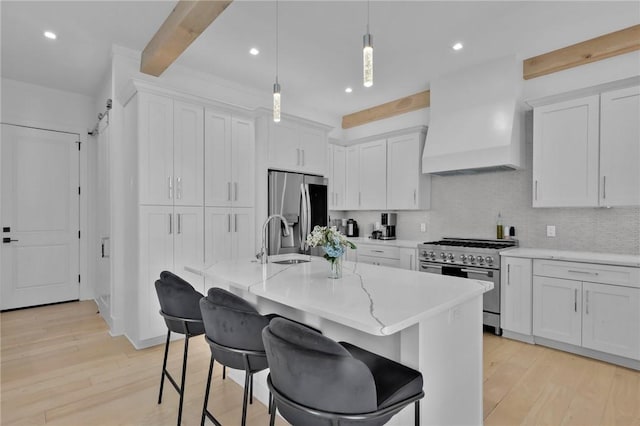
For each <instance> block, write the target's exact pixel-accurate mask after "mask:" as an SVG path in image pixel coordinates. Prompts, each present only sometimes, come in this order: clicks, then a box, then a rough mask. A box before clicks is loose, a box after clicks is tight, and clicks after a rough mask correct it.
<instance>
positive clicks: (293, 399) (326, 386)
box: [262, 318, 424, 426]
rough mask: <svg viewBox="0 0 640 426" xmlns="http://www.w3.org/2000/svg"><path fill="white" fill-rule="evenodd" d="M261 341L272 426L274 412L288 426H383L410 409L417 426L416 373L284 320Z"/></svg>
mask: <svg viewBox="0 0 640 426" xmlns="http://www.w3.org/2000/svg"><path fill="white" fill-rule="evenodd" d="M262 339H263V340H264V346H265V350H266V353H267V359H268V361H269V369H270V372H269V377H268V378H267V385H268V386H269V390H270V391H271V393H272V394H273V398H274V403H275V405H274V406H273V407H272V408H271V420H270V424H271V426H273V423H274V420H275V411H276V407H277V409H278V410H279V411H280V414H282V416H283V417H284V418H285V419H286V420H287V421H288V422H289V423H291V424H292V425H304V426H329V425H331V426H337V425H342V426H346V425H383V424H385V423H386V422H388V421H389V419H391V417H392V416H393V415H395V414H397V413H398V412H399V411H400V410H402V409H403V408H404V407H406V406H407V405H409V404H411V403H415V424H416V425H419V424H420V405H419V403H420V401H419V400H420V399H421V398H422V397H423V396H424V392H423V390H422V374H420V372H418V371H416V370H413V369H411V368H409V367H406V366H404V365H402V364H398V363H397V362H395V361H392V360H389V359H387V358H383V357H381V356H379V355H376V354H374V353H371V352H368V351H366V350H364V349H361V348H359V347H357V346H353V345H351V344H348V343H344V342H341V343H337V342H335V341H333V340H331V339H329V338H327V337H325V336H323V335H321V334H319V333H317V332H315V331H313V330H310V329H308V328H306V327H304V326H301V325H300V324H296V323H294V322H292V321H288V320H286V319H284V318H275V319H273V320H272V321H271V323H270V324H269V326H268V327H266V328H265V329H264V330H263V331H262Z"/></svg>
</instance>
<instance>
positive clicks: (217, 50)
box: [0, 0, 640, 116]
mask: <svg viewBox="0 0 640 426" xmlns="http://www.w3.org/2000/svg"><path fill="white" fill-rule="evenodd" d="M174 5H175V1H135V2H134V1H67V2H62V1H7V0H3V1H1V2H0V6H1V14H2V21H1V22H2V32H1V37H2V44H1V48H2V76H3V77H6V78H11V79H16V80H20V81H25V82H29V83H34V84H40V85H44V86H48V87H53V88H58V89H61V90H68V91H73V92H77V93H82V94H85V95H89V96H94V95H95V94H96V93H97V90H98V86H99V82H100V81H101V79H102V78H103V76H104V75H105V71H106V69H107V67H108V64H109V56H110V48H111V45H112V44H116V45H120V46H124V47H127V48H130V49H135V50H138V51H142V50H143V49H144V47H145V46H146V44H147V42H148V41H149V40H150V38H151V37H152V36H153V34H154V33H155V31H156V30H157V29H158V28H159V26H160V25H161V24H162V22H163V21H164V19H165V18H166V17H167V16H168V14H169V13H170V12H171V10H172V8H173V6H174ZM366 7H367V3H366V2H364V1H331V2H330V1H280V3H279V9H280V24H279V32H280V60H279V67H280V72H279V81H280V83H281V85H282V92H283V95H282V96H283V102H286V100H287V97H288V98H289V99H295V101H296V102H297V103H299V104H303V105H310V106H313V108H314V109H318V110H321V111H325V112H327V113H330V114H332V115H333V114H335V115H338V116H339V115H343V114H346V113H350V112H354V111H358V110H361V109H364V108H367V107H370V106H374V105H377V104H380V103H383V102H387V101H391V100H394V99H397V98H400V97H403V96H406V95H410V94H413V93H415V92H418V91H421V90H425V89H427V88H428V87H429V81H430V80H432V79H433V78H435V77H437V76H438V75H440V74H444V73H447V72H449V71H452V70H455V69H459V68H462V67H466V66H470V65H473V64H475V63H479V62H482V61H484V60H487V59H491V58H495V57H499V56H503V55H506V54H516V55H517V56H518V57H519V58H521V59H524V58H527V57H529V56H533V55H537V54H540V53H544V52H547V51H549V50H553V49H557V48H560V47H564V46H566V45H569V44H573V43H576V42H579V41H583V40H586V39H588V38H592V37H595V36H598V35H601V34H605V33H608V32H611V31H615V30H618V29H622V28H626V27H629V26H631V25H635V24H638V23H639V22H640V2H638V1H623V2H614V1H586V2H578V1H567V2H560V1H549V2H543V1H496V2H489V1H441V2H436V1H375V0H374V1H371V3H370V16H371V24H370V29H371V34H372V35H373V42H374V59H375V60H374V85H373V87H371V88H364V87H363V86H362V64H361V61H362V59H361V55H362V35H363V34H364V33H365V29H366ZM45 30H51V31H54V32H56V33H57V34H58V39H57V40H56V41H51V40H47V39H45V38H44V37H43V36H42V33H43V31H45ZM456 41H462V42H463V43H464V45H465V48H464V49H463V50H462V51H459V52H455V51H453V50H452V49H451V48H450V46H451V45H452V44H453V43H454V42H456ZM253 46H255V47H258V48H259V49H260V52H261V53H260V55H258V56H256V57H254V56H251V55H249V53H248V51H249V48H250V47H253ZM177 63H179V64H181V65H184V66H187V67H191V68H194V69H196V70H199V71H203V72H208V73H212V74H215V75H217V76H219V77H222V78H225V79H228V80H232V81H236V82H238V83H240V84H242V85H245V86H247V87H250V88H253V89H257V90H262V91H264V92H269V91H271V88H272V85H273V82H274V77H275V3H274V2H273V1H244V0H236V1H234V2H233V3H232V4H231V6H229V7H228V8H227V10H226V11H225V12H224V13H223V14H222V15H221V16H220V17H219V18H218V19H217V20H216V21H214V23H213V24H212V25H211V26H210V27H209V28H208V29H207V30H206V31H205V32H204V33H203V34H202V35H201V36H200V37H199V38H198V39H197V40H196V41H195V42H194V43H193V44H192V45H191V46H190V47H189V49H188V50H187V51H186V52H185V53H184V54H183V55H182V56H181V57H180V58H179V59H178V61H177ZM347 86H351V87H353V93H351V94H346V93H345V92H344V89H345V87H347ZM287 112H289V113H293V114H295V111H287Z"/></svg>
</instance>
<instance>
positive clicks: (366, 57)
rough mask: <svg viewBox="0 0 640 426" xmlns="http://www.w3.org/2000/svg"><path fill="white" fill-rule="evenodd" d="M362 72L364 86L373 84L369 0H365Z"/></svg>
mask: <svg viewBox="0 0 640 426" xmlns="http://www.w3.org/2000/svg"><path fill="white" fill-rule="evenodd" d="M362 44H363V47H362V73H363V83H364V87H371V86H373V37H371V34H370V33H369V0H367V33H366V34H365V35H364V36H363V37H362Z"/></svg>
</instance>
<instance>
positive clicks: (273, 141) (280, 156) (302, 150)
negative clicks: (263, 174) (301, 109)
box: [268, 119, 328, 175]
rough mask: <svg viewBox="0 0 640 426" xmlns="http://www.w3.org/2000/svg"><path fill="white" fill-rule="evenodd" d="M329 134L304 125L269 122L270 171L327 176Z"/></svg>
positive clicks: (286, 121) (294, 122)
mask: <svg viewBox="0 0 640 426" xmlns="http://www.w3.org/2000/svg"><path fill="white" fill-rule="evenodd" d="M327 143H328V138H327V132H326V130H325V129H320V128H316V127H313V126H311V125H307V124H304V123H300V122H296V121H291V120H285V119H283V120H282V121H281V122H280V123H274V122H273V121H270V122H269V153H268V166H269V168H274V169H280V170H290V171H295V172H302V173H310V174H316V175H324V174H325V172H326V167H327V164H326V155H327Z"/></svg>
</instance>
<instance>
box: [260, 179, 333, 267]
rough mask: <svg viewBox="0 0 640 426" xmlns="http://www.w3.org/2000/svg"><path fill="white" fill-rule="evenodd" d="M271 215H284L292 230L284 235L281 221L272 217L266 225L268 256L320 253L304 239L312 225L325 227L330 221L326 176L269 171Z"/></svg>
mask: <svg viewBox="0 0 640 426" xmlns="http://www.w3.org/2000/svg"><path fill="white" fill-rule="evenodd" d="M272 214H280V215H282V216H284V218H285V219H286V220H287V223H288V225H289V227H291V229H292V232H290V233H289V236H287V237H285V236H284V232H283V231H284V226H283V225H282V223H281V221H278V220H272V221H271V223H270V224H269V240H268V254H269V255H274V254H286V253H306V254H312V255H322V249H321V248H319V247H318V248H313V249H311V250H310V249H309V247H307V245H306V244H305V241H306V239H307V235H309V233H311V231H312V230H313V227H314V226H316V225H320V226H327V223H328V222H329V206H328V202H327V179H325V178H323V177H322V176H314V175H305V174H302V173H292V172H281V171H277V170H269V215H272Z"/></svg>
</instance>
